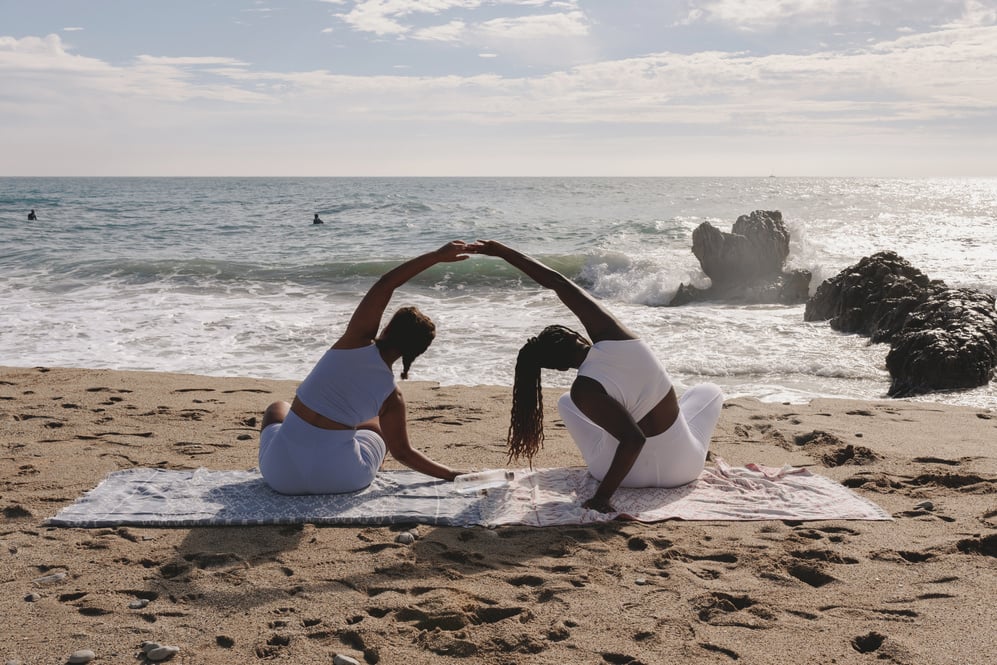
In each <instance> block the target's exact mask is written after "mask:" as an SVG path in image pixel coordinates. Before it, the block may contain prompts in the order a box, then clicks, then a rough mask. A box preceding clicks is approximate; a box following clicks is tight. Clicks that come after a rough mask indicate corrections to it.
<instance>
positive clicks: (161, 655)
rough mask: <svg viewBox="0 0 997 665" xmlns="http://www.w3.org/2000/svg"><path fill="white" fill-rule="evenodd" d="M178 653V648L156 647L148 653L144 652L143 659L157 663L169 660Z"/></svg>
mask: <svg viewBox="0 0 997 665" xmlns="http://www.w3.org/2000/svg"><path fill="white" fill-rule="evenodd" d="M178 653H180V647H174V646H164V647H156V648H155V649H150V650H149V651H146V652H145V657H146V658H148V659H149V660H151V661H152V662H154V663H158V662H160V661H163V660H169V659H170V658H173V656H175V655H177V654H178Z"/></svg>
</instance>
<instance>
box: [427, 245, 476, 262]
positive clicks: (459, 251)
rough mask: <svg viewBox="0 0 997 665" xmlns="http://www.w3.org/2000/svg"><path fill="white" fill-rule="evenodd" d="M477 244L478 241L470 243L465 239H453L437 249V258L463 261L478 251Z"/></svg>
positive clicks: (442, 260) (444, 260)
mask: <svg viewBox="0 0 997 665" xmlns="http://www.w3.org/2000/svg"><path fill="white" fill-rule="evenodd" d="M476 245H477V243H475V244H472V245H469V244H467V243H466V242H464V241H463V240H453V241H451V242H448V243H447V244H445V245H443V247H440V248H439V249H438V250H436V254H437V258H438V259H439V260H440V262H445V263H451V262H454V261H463V260H464V259H466V258H467V257H468V256H469V255H470V254H473V253H474V252H475V251H476Z"/></svg>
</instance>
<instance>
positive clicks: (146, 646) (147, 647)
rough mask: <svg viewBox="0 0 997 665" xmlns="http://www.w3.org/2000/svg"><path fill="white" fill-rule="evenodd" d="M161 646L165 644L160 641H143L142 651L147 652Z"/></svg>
mask: <svg viewBox="0 0 997 665" xmlns="http://www.w3.org/2000/svg"><path fill="white" fill-rule="evenodd" d="M161 646H163V645H162V644H160V643H159V642H142V646H141V649H142V653H145V654H147V653H149V652H150V651H152V650H153V649H158V648H159V647H161Z"/></svg>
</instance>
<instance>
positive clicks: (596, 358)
mask: <svg viewBox="0 0 997 665" xmlns="http://www.w3.org/2000/svg"><path fill="white" fill-rule="evenodd" d="M474 251H475V252H476V253H478V254H484V255H488V256H494V257H498V258H500V259H503V260H505V261H506V262H507V263H509V264H510V265H512V266H513V267H515V268H517V269H518V270H520V271H521V272H523V273H524V274H525V275H526V276H527V277H529V278H531V279H532V280H534V281H535V282H537V283H538V284H539V285H540V286H543V287H545V288H548V289H551V290H553V291H554V293H555V294H557V296H558V298H560V300H561V302H563V303H564V304H565V306H567V307H568V309H570V310H571V312H572V313H573V314H574V315H575V316H577V317H578V319H579V321H580V322H581V323H582V326H583V327H584V328H585V331H586V332H587V333H588V335H589V337H590V338H591V340H592V341H589V339H586V338H585V337H584V336H583V335H581V334H579V333H578V332H575V331H574V330H572V329H570V328H567V327H565V326H561V325H551V326H547V327H546V328H544V329H543V331H542V332H541V333H540V334H539V335H537V336H536V337H531V338H530V339H529V340H528V341H527V342H526V344H524V345H523V347H522V348H521V349H520V351H519V354H518V356H517V358H516V370H515V379H514V385H513V395H512V414H511V421H510V425H509V434H508V446H509V458H510V460H513V459H519V458H521V457H525V458H526V459H527V460H529V461H530V463H531V464H532V461H533V458H534V456H535V455H536V454H537V453H538V452H539V450H540V449H541V447H542V446H543V439H544V432H543V392H542V388H541V380H540V379H541V368H549V369H556V370H559V371H566V370H569V369H575V370H577V376H576V378H575V380H574V382H573V383H572V384H571V390H570V392H568V393H566V394H564V395H563V396H562V397H561V398H560V400H558V404H557V405H558V410H559V412H560V415H561V418H562V419H563V420H564V424H565V426H566V427H567V429H568V432H569V433H570V434H571V437H572V439H574V441H575V444H576V445H577V446H578V449H579V451H580V452H581V454H582V457H583V458H584V460H585V464H586V465H587V466H588V470H589V473H591V474H592V476H593V477H594V478H596V480H599V481H600V483H599V487H598V489H597V490H596V492H595V494H594V495H593V496H592V497H590V498H589V499H588V500H587V501H585V503H584V506H585V507H586V508H592V509H595V510H598V511H600V512H615V511H614V510H613V507H612V505H611V504H610V499H611V498H612V496H613V494H614V493H615V492H616V490H617V489H618V488H619V487H676V486H679V485H684V484H686V483H689V482H692V481H693V480H695V479H696V478H697V477H698V476H699V473H700V472H701V471H702V470H703V466H704V464H705V462H706V454H707V452H708V449H709V443H710V437H711V436H712V435H713V430H714V429H715V428H716V424H717V421H718V420H719V418H720V412H721V409H722V408H723V394H722V393H721V391H720V388H719V387H718V386H716V385H714V384H712V383H701V384H699V385H696V386H693V387H692V388H690V389H689V390H687V391H686V392H685V393H684V394H683V395H682V397H681V398H679V397H677V396H676V394H675V388H674V387H673V385H672V380H671V377H670V376H669V375H668V372H667V371H666V370H665V368H664V366H663V365H662V364H661V362H660V361H659V360H658V358H657V357H656V356H655V355H654V353H653V352H652V351H651V349H650V348H649V347H648V346H647V344H645V343H644V342H643V341H642V340H640V339H639V338H638V337H637V335H635V334H634V333H633V332H632V331H630V330H629V329H628V328H627V327H626V326H625V325H623V324H622V323H621V322H620V321H618V320H617V319H616V318H615V317H614V316H613V315H612V314H610V313H609V311H607V310H606V309H605V308H603V306H602V305H601V304H599V302H598V301H597V300H595V299H594V298H592V297H591V296H590V295H589V294H588V293H586V292H585V291H584V290H583V289H582V288H581V287H579V286H578V285H577V284H575V283H574V282H572V281H571V280H569V279H568V278H567V277H565V276H564V275H562V274H561V273H559V272H557V271H556V270H553V269H552V268H549V267H548V266H546V265H544V264H543V263H540V262H539V261H537V260H536V259H533V258H531V257H529V256H527V255H525V254H523V253H521V252H519V251H517V250H514V249H512V248H510V247H507V246H505V245H503V244H501V243H499V242H495V241H491V240H488V241H479V242H478V243H477V245H476V247H475V248H474Z"/></svg>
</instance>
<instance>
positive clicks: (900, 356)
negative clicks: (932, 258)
mask: <svg viewBox="0 0 997 665" xmlns="http://www.w3.org/2000/svg"><path fill="white" fill-rule="evenodd" d="M994 300H995V299H994V296H992V295H989V294H986V293H983V292H981V291H976V290H972V289H950V288H947V287H946V286H945V284H944V283H943V282H941V281H939V280H930V279H928V276H927V275H925V274H924V273H922V272H921V271H920V270H918V269H917V268H915V267H914V266H912V265H911V264H910V263H908V262H907V261H905V260H904V259H903V258H901V257H900V256H899V255H897V254H896V253H895V252H878V253H876V254H873V255H872V256H867V257H865V258H863V259H862V260H860V261H859V262H858V263H857V264H855V265H854V266H851V267H848V268H845V269H844V270H842V271H841V272H840V273H838V274H837V275H836V276H834V277H832V278H831V279H828V280H826V281H825V282H824V283H822V284H821V285H820V286H819V287H818V288H817V291H816V293H814V295H813V297H812V298H810V300H808V301H807V306H806V310H805V311H804V314H803V318H804V320H805V321H821V320H829V322H830V325H831V327H832V328H834V329H835V330H839V331H841V332H847V333H858V334H862V335H866V336H868V337H870V338H871V339H872V341H873V342H874V343H883V342H889V343H890V345H891V346H890V351H889V353H888V354H887V356H886V367H887V369H888V370H889V372H890V378H891V384H890V389H889V391H888V393H889V395H890V396H891V397H906V396H909V395H916V394H922V393H927V392H932V391H935V390H960V389H966V388H974V387H976V386H982V385H985V384H986V383H987V382H989V381H990V378H991V377H992V376H993V372H994V368H995V367H997V309H995V304H994Z"/></svg>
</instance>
